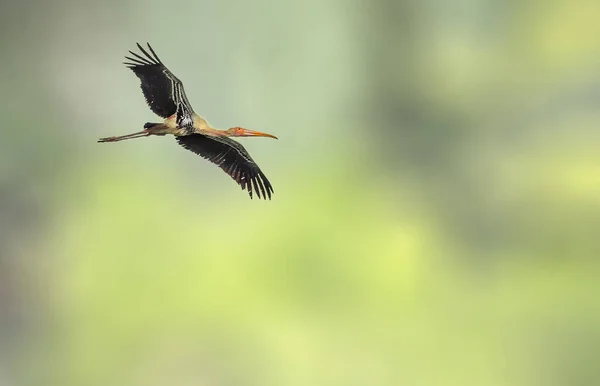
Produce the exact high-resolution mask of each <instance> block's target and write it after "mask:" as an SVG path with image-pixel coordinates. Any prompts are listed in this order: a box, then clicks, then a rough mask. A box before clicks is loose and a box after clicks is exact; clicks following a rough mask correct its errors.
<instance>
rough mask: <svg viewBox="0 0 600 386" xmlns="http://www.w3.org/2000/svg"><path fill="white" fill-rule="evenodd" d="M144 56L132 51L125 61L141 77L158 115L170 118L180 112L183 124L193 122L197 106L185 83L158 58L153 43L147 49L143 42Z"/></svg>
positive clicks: (142, 86) (149, 104) (146, 93)
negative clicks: (190, 96)
mask: <svg viewBox="0 0 600 386" xmlns="http://www.w3.org/2000/svg"><path fill="white" fill-rule="evenodd" d="M137 46H138V48H139V49H140V51H141V52H142V54H144V56H142V55H139V54H136V53H135V52H133V51H129V53H130V54H131V56H126V57H125V58H126V59H127V60H128V62H124V64H125V65H126V66H127V67H128V68H130V69H131V70H132V71H133V72H134V73H135V75H137V77H138V78H139V79H140V81H141V88H142V92H143V93H144V98H145V99H146V102H147V103H148V106H149V107H150V109H151V110H152V111H153V112H154V113H155V114H156V115H158V116H160V117H163V118H168V117H170V116H171V115H173V114H177V123H178V124H179V126H180V127H182V126H186V125H189V124H191V122H192V114H193V112H194V111H193V109H192V107H191V105H190V103H189V101H188V99H187V96H186V95H185V91H184V89H183V83H182V82H181V81H180V80H179V79H178V78H177V77H176V76H175V75H173V73H172V72H171V71H169V69H168V68H167V67H166V66H165V65H164V64H163V63H162V61H161V60H160V59H159V58H158V55H156V53H155V52H154V50H153V49H152V47H151V46H150V44H148V49H149V50H150V52H148V51H146V50H145V49H144V48H143V47H142V46H141V45H140V44H139V43H137Z"/></svg>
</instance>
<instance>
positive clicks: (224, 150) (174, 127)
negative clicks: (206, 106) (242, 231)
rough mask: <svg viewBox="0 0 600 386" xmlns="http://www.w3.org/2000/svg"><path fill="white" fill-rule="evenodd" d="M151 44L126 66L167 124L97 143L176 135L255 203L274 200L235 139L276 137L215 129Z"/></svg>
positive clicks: (146, 126) (266, 182)
mask: <svg viewBox="0 0 600 386" xmlns="http://www.w3.org/2000/svg"><path fill="white" fill-rule="evenodd" d="M146 44H147V45H148V50H146V49H144V48H143V47H142V46H141V45H140V44H139V43H137V46H138V48H139V49H140V51H141V53H142V54H143V55H140V54H137V53H135V52H133V51H129V53H130V54H131V56H126V57H125V58H126V59H127V62H124V63H123V64H125V65H126V66H127V67H128V68H130V69H131V70H132V71H133V72H134V73H135V75H137V77H138V78H139V79H140V81H141V88H142V92H143V94H144V98H145V99H146V102H147V103H148V106H149V107H150V109H151V110H152V111H153V112H154V113H155V114H156V115H158V116H160V117H162V118H164V120H163V121H162V122H160V123H152V122H147V123H146V124H144V130H142V131H139V132H137V133H132V134H127V135H121V136H118V137H106V138H101V139H99V140H98V142H118V141H123V140H126V139H132V138H140V137H148V136H151V135H161V136H164V135H166V134H172V135H174V136H175V139H176V140H177V142H178V143H179V145H181V146H182V147H183V148H185V149H188V150H190V151H192V152H194V153H196V154H198V155H200V156H201V157H203V158H205V159H207V160H208V161H210V162H212V163H213V164H215V165H217V166H219V167H220V168H221V169H223V171H224V172H225V173H227V174H228V175H229V176H231V178H233V179H234V180H235V182H237V183H238V185H240V186H241V188H242V190H247V191H248V194H249V195H250V198H252V194H253V192H255V193H256V195H257V196H258V197H259V198H261V197H262V198H263V199H266V198H267V197H268V198H269V200H270V199H271V194H272V193H273V187H272V186H271V183H270V182H269V180H268V179H267V177H266V176H265V175H264V173H263V172H262V171H261V170H260V168H259V167H258V165H257V164H256V162H254V160H253V159H252V157H250V154H248V152H247V151H246V149H245V148H244V147H243V146H242V145H241V144H240V143H239V142H237V141H234V140H233V139H231V137H269V138H275V139H277V137H276V136H274V135H272V134H267V133H261V132H259V131H253V130H248V129H245V128H243V127H232V128H230V129H228V130H218V129H214V128H213V127H211V126H210V124H209V123H208V122H207V121H206V120H205V119H204V118H203V117H201V116H199V115H198V114H196V113H195V112H194V110H193V109H192V106H191V105H190V102H189V101H188V99H187V97H186V95H185V91H184V89H183V83H182V82H181V81H180V80H179V79H178V78H177V77H176V76H175V75H173V73H172V72H171V71H169V69H168V68H167V67H166V66H165V65H164V64H163V63H162V61H161V60H160V59H159V58H158V56H157V55H156V53H155V52H154V50H153V49H152V47H151V46H150V44H148V43H146Z"/></svg>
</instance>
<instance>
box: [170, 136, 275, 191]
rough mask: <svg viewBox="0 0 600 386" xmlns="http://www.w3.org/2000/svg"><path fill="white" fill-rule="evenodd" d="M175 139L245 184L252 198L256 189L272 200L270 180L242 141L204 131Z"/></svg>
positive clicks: (238, 181)
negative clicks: (211, 134) (209, 134)
mask: <svg viewBox="0 0 600 386" xmlns="http://www.w3.org/2000/svg"><path fill="white" fill-rule="evenodd" d="M176 139H177V142H179V144H180V145H181V146H183V147H184V148H186V149H188V150H191V151H193V152H194V153H196V154H198V155H200V156H202V157H203V158H205V159H207V160H209V161H210V162H212V163H214V164H215V165H217V166H219V167H220V168H221V169H223V171H224V172H225V173H227V174H229V176H231V178H233V179H234V180H235V182H237V183H238V184H239V185H240V186H241V187H242V190H244V189H245V190H248V194H249V195H250V198H252V194H253V192H252V190H253V189H254V191H255V192H256V195H257V196H258V198H261V193H262V198H263V199H266V198H269V200H270V199H271V194H272V193H273V187H272V186H271V183H270V182H269V180H268V179H267V177H266V176H265V175H264V174H263V172H262V171H261V170H260V168H259V167H258V165H257V164H256V163H255V162H254V160H253V159H252V157H250V154H248V152H247V151H246V149H244V147H243V146H242V145H241V144H240V143H239V142H236V141H234V140H232V139H230V138H227V137H212V136H206V135H203V134H192V135H185V136H178V137H176Z"/></svg>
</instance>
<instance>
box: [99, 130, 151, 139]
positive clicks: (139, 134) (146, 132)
mask: <svg viewBox="0 0 600 386" xmlns="http://www.w3.org/2000/svg"><path fill="white" fill-rule="evenodd" d="M149 135H152V133H151V132H150V131H149V130H146V129H144V130H142V131H138V132H137V133H133V134H127V135H121V136H119V137H106V138H100V139H99V140H98V142H118V141H123V140H125V139H133V138H141V137H147V136H149Z"/></svg>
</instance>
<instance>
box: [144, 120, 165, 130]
mask: <svg viewBox="0 0 600 386" xmlns="http://www.w3.org/2000/svg"><path fill="white" fill-rule="evenodd" d="M157 125H162V123H153V122H146V123H144V129H149V128H151V127H154V126H157Z"/></svg>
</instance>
